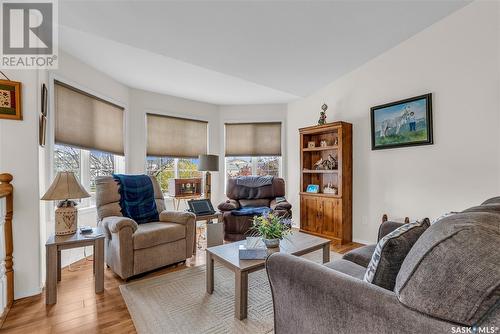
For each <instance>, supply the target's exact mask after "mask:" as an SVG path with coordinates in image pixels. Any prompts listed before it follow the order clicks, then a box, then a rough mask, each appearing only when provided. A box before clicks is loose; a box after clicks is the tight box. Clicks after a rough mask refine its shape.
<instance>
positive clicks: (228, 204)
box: [217, 199, 240, 211]
mask: <svg viewBox="0 0 500 334" xmlns="http://www.w3.org/2000/svg"><path fill="white" fill-rule="evenodd" d="M217 208H218V209H219V210H220V211H232V210H237V209H239V208H240V203H239V202H238V201H237V200H234V199H228V200H227V201H225V202H222V203H220V204H219V205H218V206H217Z"/></svg>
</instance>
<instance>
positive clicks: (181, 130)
mask: <svg viewBox="0 0 500 334" xmlns="http://www.w3.org/2000/svg"><path fill="white" fill-rule="evenodd" d="M147 126H148V145H147V155H148V156H154V157H175V158H196V157H198V155H200V154H206V153H207V134H208V122H205V121H198V120H193V119H185V118H178V117H171V116H162V115H155V114H147Z"/></svg>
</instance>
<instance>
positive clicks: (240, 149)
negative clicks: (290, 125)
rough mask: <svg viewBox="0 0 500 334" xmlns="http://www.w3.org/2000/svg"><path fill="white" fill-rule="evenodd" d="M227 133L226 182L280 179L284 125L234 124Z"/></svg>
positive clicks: (227, 128)
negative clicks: (250, 178) (255, 177)
mask: <svg viewBox="0 0 500 334" xmlns="http://www.w3.org/2000/svg"><path fill="white" fill-rule="evenodd" d="M225 131H226V136H225V137H226V143H225V145H226V150H225V152H226V180H227V178H231V177H237V176H249V175H259V176H264V175H273V176H281V123H276V122H275V123H231V124H226V125H225Z"/></svg>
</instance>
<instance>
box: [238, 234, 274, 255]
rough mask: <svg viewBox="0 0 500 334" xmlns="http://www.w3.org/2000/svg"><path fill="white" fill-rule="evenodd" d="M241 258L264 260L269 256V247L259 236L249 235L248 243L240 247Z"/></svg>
mask: <svg viewBox="0 0 500 334" xmlns="http://www.w3.org/2000/svg"><path fill="white" fill-rule="evenodd" d="M238 254H239V258H240V260H263V259H265V258H266V257H267V255H268V254H267V248H266V247H265V246H264V244H263V243H262V239H261V238H259V237H248V238H247V242H246V245H240V246H239V248H238Z"/></svg>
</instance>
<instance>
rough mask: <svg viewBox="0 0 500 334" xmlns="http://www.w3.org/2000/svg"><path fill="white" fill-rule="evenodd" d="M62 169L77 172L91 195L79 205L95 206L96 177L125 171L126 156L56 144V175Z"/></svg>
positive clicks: (81, 206)
mask: <svg viewBox="0 0 500 334" xmlns="http://www.w3.org/2000/svg"><path fill="white" fill-rule="evenodd" d="M62 171H70V172H73V173H75V175H76V177H77V178H78V180H79V181H80V182H81V184H82V185H83V187H84V188H85V189H86V190H87V191H88V192H89V194H90V196H91V197H90V198H83V199H82V200H81V201H80V204H79V206H78V207H79V208H84V207H90V206H95V192H96V185H95V180H96V178H97V177H98V176H106V175H112V174H113V173H124V172H125V158H124V157H122V156H119V155H114V154H111V153H105V152H100V151H95V150H92V151H89V150H83V149H79V148H75V147H71V146H67V145H60V144H56V145H55V146H54V175H55V174H56V173H57V172H62Z"/></svg>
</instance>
